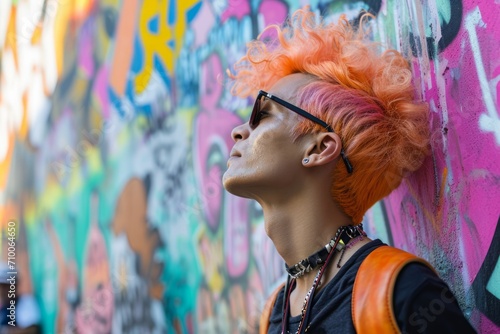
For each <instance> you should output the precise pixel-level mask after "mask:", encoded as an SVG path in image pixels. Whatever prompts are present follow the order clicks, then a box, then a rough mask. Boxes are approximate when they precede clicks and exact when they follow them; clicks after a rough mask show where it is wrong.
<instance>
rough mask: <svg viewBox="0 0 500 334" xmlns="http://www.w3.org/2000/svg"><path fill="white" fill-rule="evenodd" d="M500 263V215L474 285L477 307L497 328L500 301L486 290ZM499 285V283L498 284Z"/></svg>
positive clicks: (499, 324) (499, 321) (499, 319)
mask: <svg viewBox="0 0 500 334" xmlns="http://www.w3.org/2000/svg"><path fill="white" fill-rule="evenodd" d="M499 261H500V214H499V218H498V222H497V227H496V229H495V233H494V234H493V239H492V240H491V244H490V248H489V249H488V252H487V253H486V256H485V258H484V261H483V264H482V265H481V268H480V269H479V272H478V273H477V275H476V278H475V279H474V282H473V283H472V291H473V293H474V297H475V298H476V307H477V308H478V309H479V310H480V311H481V312H482V313H483V314H484V315H485V316H486V317H488V319H490V320H491V321H492V322H493V323H495V324H496V325H497V326H500V299H498V298H497V297H496V296H495V295H493V294H492V293H491V292H490V291H488V290H487V289H486V286H487V284H488V281H489V280H490V279H491V276H492V274H493V271H494V269H495V268H496V266H497V265H498V262H499ZM497 283H498V282H497Z"/></svg>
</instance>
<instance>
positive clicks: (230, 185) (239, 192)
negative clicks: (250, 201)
mask: <svg viewBox="0 0 500 334" xmlns="http://www.w3.org/2000/svg"><path fill="white" fill-rule="evenodd" d="M222 186H223V187H224V189H226V191H227V192H229V193H231V194H233V195H235V196H238V197H244V198H252V197H251V196H249V195H248V192H246V191H245V190H244V189H245V187H244V185H243V184H242V182H241V178H239V177H236V176H229V175H227V172H226V173H224V176H223V177H222Z"/></svg>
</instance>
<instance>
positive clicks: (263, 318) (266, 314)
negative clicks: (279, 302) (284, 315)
mask: <svg viewBox="0 0 500 334" xmlns="http://www.w3.org/2000/svg"><path fill="white" fill-rule="evenodd" d="M284 286H285V283H283V284H281V285H280V286H278V287H277V288H276V290H274V291H273V293H272V294H271V295H270V296H269V298H268V299H267V301H266V305H264V309H263V310H262V314H261V315H260V326H259V334H267V331H268V330H269V319H270V318H271V313H272V312H273V308H274V304H275V303H276V299H277V298H278V293H279V292H280V291H281V289H283V287H284Z"/></svg>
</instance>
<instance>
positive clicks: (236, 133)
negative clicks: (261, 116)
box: [231, 122, 250, 142]
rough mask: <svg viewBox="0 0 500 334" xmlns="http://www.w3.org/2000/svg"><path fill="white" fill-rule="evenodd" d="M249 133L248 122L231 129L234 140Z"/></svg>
mask: <svg viewBox="0 0 500 334" xmlns="http://www.w3.org/2000/svg"><path fill="white" fill-rule="evenodd" d="M249 133H250V127H249V125H248V122H246V123H243V124H240V125H238V126H237V127H235V128H234V129H233V131H231V137H232V138H233V140H234V141H235V142H237V141H238V140H242V139H246V138H248V134H249Z"/></svg>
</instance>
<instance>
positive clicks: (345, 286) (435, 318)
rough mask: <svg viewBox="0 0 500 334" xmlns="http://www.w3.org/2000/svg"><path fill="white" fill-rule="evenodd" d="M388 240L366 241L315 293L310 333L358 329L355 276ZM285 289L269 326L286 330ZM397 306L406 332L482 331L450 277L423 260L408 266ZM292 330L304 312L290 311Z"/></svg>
mask: <svg viewBox="0 0 500 334" xmlns="http://www.w3.org/2000/svg"><path fill="white" fill-rule="evenodd" d="M382 245H384V243H382V241H380V240H374V241H371V242H370V243H368V244H366V245H364V246H363V247H361V248H360V249H359V250H358V251H357V252H356V253H355V254H354V255H353V256H351V258H350V259H349V260H348V261H347V262H346V263H345V264H344V265H343V266H342V268H340V270H339V272H338V273H337V274H336V275H335V276H334V277H333V279H332V280H331V281H330V282H328V284H327V285H326V286H325V287H324V288H323V289H322V290H320V291H319V292H318V293H316V295H315V296H314V299H313V304H312V310H311V315H310V318H309V323H308V324H306V327H309V328H308V330H307V333H314V334H322V333H342V334H347V333H356V331H355V330H354V325H353V322H352V315H351V297H352V288H353V285H354V279H355V278H356V273H357V272H358V269H359V266H360V265H361V262H362V261H363V260H364V259H365V258H366V257H367V256H368V254H370V253H371V252H372V251H373V250H375V249H376V248H378V247H380V246H382ZM283 295H284V289H282V290H281V291H280V293H279V294H278V297H277V299H276V303H275V305H274V309H273V311H272V313H271V317H270V324H269V331H268V333H271V334H279V333H281V319H282V310H283ZM393 302H394V312H395V316H396V320H397V322H398V325H399V328H400V329H401V332H402V333H464V334H465V333H476V331H475V330H474V329H473V328H472V326H471V325H470V324H469V322H468V321H467V319H466V318H465V317H464V315H463V313H462V311H461V310H460V307H459V306H458V303H457V301H456V300H455V298H454V296H453V294H452V293H451V291H450V290H449V288H448V286H447V285H446V283H444V282H443V280H441V279H440V278H439V277H438V276H436V274H435V273H434V272H433V271H432V270H430V269H429V268H427V267H426V266H425V265H423V264H419V263H410V264H409V265H407V266H405V268H403V269H402V270H401V272H400V274H399V276H398V278H397V280H396V285H395V287H394V300H393ZM288 318H289V324H288V331H289V333H292V334H295V332H296V331H297V328H298V325H299V322H300V315H298V316H295V317H290V316H289V317H288Z"/></svg>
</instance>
